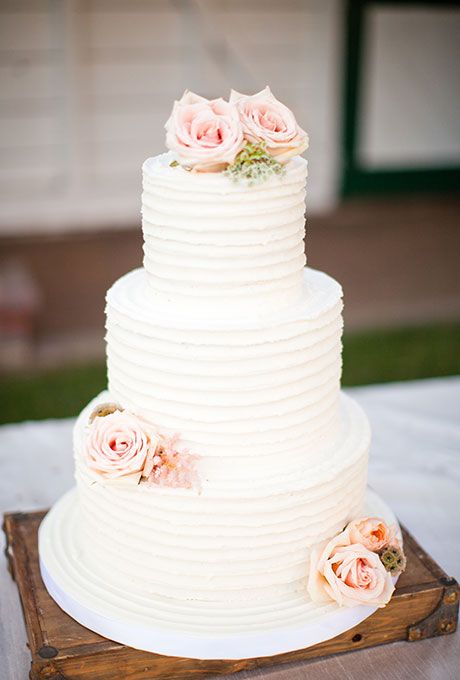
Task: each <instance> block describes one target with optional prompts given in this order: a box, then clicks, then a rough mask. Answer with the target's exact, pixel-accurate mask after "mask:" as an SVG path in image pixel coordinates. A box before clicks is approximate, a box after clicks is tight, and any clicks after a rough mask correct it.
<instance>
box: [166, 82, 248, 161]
mask: <svg viewBox="0 0 460 680" xmlns="http://www.w3.org/2000/svg"><path fill="white" fill-rule="evenodd" d="M165 128H166V146H167V147H168V149H171V151H175V152H176V153H177V157H178V161H179V163H180V164H181V165H183V166H185V167H187V168H192V169H193V170H196V171H202V172H215V171H218V170H223V169H225V167H226V166H227V165H228V164H229V163H233V161H234V160H235V157H236V155H237V154H238V153H239V152H240V151H241V149H242V148H243V146H244V138H243V130H242V127H241V122H240V119H239V115H238V111H237V110H236V107H235V106H234V105H233V104H229V103H228V102H226V101H225V100H224V99H213V100H211V101H210V100H208V99H205V98H204V97H200V96H199V95H196V94H194V93H193V92H189V91H188V90H186V91H185V92H184V94H183V96H182V99H181V100H180V101H176V102H174V107H173V110H172V113H171V116H170V118H169V120H168V121H167V123H166V125H165Z"/></svg>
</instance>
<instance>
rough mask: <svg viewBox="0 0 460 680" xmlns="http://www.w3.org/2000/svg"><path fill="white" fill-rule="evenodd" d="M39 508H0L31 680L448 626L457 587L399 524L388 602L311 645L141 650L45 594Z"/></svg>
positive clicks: (373, 641) (110, 673) (424, 633)
mask: <svg viewBox="0 0 460 680" xmlns="http://www.w3.org/2000/svg"><path fill="white" fill-rule="evenodd" d="M44 514H45V513H44V512H33V513H13V514H7V515H5V521H4V530H5V533H6V537H7V556H8V558H9V565H10V569H11V573H12V576H13V578H14V579H15V581H16V584H17V586H18V589H19V594H20V598H21V603H22V608H23V613H24V619H25V624H26V630H27V635H28V640H29V647H30V652H31V656H32V665H31V673H30V678H31V680H43V679H45V678H46V679H47V680H86V679H88V678H91V680H118V679H120V678H123V679H124V680H125V679H126V680H139V679H141V678H142V679H143V680H145V679H146V678H149V679H151V680H155V679H158V680H159V679H163V680H185V679H187V678H205V677H209V676H216V675H221V674H229V673H236V672H240V671H247V670H253V669H262V668H264V667H271V668H272V667H274V666H275V665H278V664H291V666H292V663H294V662H300V661H305V660H313V659H318V658H319V657H326V656H330V655H334V654H338V653H342V652H349V651H352V650H356V649H364V648H369V647H373V646H376V645H381V644H384V643H388V642H394V641H397V640H408V641H409V642H414V641H417V640H421V639H424V638H427V637H433V636H444V635H447V634H450V633H453V632H454V631H455V630H456V627H457V620H458V600H459V588H458V584H457V583H456V581H455V580H454V579H450V578H449V577H448V576H447V575H446V574H445V573H444V571H443V570H442V569H441V568H440V567H439V566H438V565H437V564H436V563H435V562H434V561H433V560H432V559H431V558H430V556H429V555H427V553H426V552H425V551H424V550H423V549H422V548H421V547H420V546H419V545H418V544H417V542H416V541H415V540H414V539H413V537H412V536H411V535H410V534H409V533H408V532H407V531H404V545H405V551H406V555H407V569H406V572H405V573H404V574H403V575H402V576H401V577H400V579H399V581H398V585H397V589H396V592H395V595H394V596H393V598H392V600H391V602H390V603H389V605H387V606H386V607H385V608H383V609H380V610H378V611H377V612H376V613H375V614H373V615H372V616H371V617H370V618H369V619H367V620H365V621H363V622H362V623H360V624H358V625H357V626H355V627H354V628H353V629H351V630H349V631H347V632H345V633H343V634H341V635H339V636H337V637H335V638H333V639H332V640H327V641H325V642H323V643H321V644H319V645H315V646H314V647H309V648H307V649H302V650H298V651H295V652H289V653H286V654H279V655H277V656H272V657H263V658H255V659H243V660H237V661H235V660H225V659H223V660H216V661H208V660H197V659H188V658H177V657H168V656H162V655H157V654H151V653H149V652H142V651H138V650H135V649H132V648H130V647H126V646H124V645H120V644H118V643H115V642H112V641H110V640H107V639H105V638H103V637H101V636H99V635H97V634H96V633H93V632H92V631H90V630H88V629H87V628H84V627H83V626H81V625H80V624H78V623H77V622H76V621H74V620H73V619H72V618H71V617H70V616H68V615H67V614H65V613H64V612H63V611H62V610H61V609H60V608H59V607H58V605H57V604H56V603H55V602H54V600H52V598H51V597H50V596H49V595H48V593H47V591H46V589H45V587H44V585H43V582H42V580H41V576H40V571H39V566H38V550H37V531H38V527H39V525H40V522H41V520H42V519H43V517H44Z"/></svg>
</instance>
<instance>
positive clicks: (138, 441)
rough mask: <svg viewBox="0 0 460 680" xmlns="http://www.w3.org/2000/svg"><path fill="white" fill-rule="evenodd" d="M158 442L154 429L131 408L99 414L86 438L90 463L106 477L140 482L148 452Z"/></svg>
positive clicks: (93, 468) (91, 466)
mask: <svg viewBox="0 0 460 680" xmlns="http://www.w3.org/2000/svg"><path fill="white" fill-rule="evenodd" d="M157 441H158V438H157V435H156V433H155V432H154V430H153V429H151V428H150V427H148V425H147V424H146V423H144V422H143V421H142V420H141V419H140V418H137V417H136V416H134V415H133V414H131V413H129V412H128V411H114V412H113V413H109V414H108V415H106V416H103V417H96V418H95V419H94V420H93V422H92V423H91V424H90V426H89V429H88V437H87V440H86V456H87V460H88V465H89V467H90V468H91V469H92V470H94V471H95V472H97V473H98V474H100V475H101V476H102V477H105V478H108V479H113V478H119V477H127V476H131V477H132V480H133V481H135V482H136V483H138V482H139V480H140V476H141V473H142V470H143V468H144V464H145V461H146V458H147V455H148V453H149V451H151V450H155V449H156V446H157Z"/></svg>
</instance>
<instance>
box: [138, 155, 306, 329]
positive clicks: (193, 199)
mask: <svg viewBox="0 0 460 680" xmlns="http://www.w3.org/2000/svg"><path fill="white" fill-rule="evenodd" d="M172 158H173V156H172V155H171V154H169V153H168V154H163V155H161V156H156V157H155V158H149V159H148V160H147V161H146V162H145V163H144V165H143V194H142V225H143V232H144V253H145V257H144V267H145V269H146V271H147V273H148V277H149V283H150V285H151V287H152V290H153V291H154V293H155V297H156V303H157V304H160V303H163V304H165V305H168V306H169V305H171V304H173V305H174V307H175V309H176V310H178V309H181V310H182V312H183V313H187V314H189V315H190V316H193V317H194V318H196V317H197V316H207V315H209V314H212V315H213V316H216V315H217V316H224V317H232V316H233V315H235V314H236V315H237V316H238V317H241V316H242V315H243V314H246V315H250V314H252V313H253V312H254V311H255V310H257V311H258V312H260V311H262V310H267V311H273V310H274V309H275V308H278V309H279V308H282V307H285V306H286V305H287V304H289V303H291V302H295V301H297V300H298V298H299V296H300V294H301V288H302V270H303V267H304V265H305V262H306V260H305V255H304V244H303V240H304V236H305V229H304V223H305V219H304V212H305V181H306V176H307V162H306V161H305V160H304V159H303V158H300V157H298V158H296V159H293V160H291V161H290V162H289V163H288V164H287V165H286V169H285V173H284V174H283V176H282V177H274V178H272V179H270V180H269V181H267V182H264V183H263V184H260V185H259V184H258V185H255V186H247V185H245V184H239V183H234V182H232V181H231V180H230V179H229V178H228V177H226V176H225V175H224V174H223V173H192V172H187V171H186V170H184V169H183V168H181V167H170V162H171V160H172Z"/></svg>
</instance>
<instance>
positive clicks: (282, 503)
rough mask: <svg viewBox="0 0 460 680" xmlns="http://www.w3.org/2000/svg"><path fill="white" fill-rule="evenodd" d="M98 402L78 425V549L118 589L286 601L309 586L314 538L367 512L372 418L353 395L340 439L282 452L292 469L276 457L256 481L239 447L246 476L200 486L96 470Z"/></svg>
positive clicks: (345, 405) (345, 406)
mask: <svg viewBox="0 0 460 680" xmlns="http://www.w3.org/2000/svg"><path fill="white" fill-rule="evenodd" d="M110 397H112V395H110ZM107 398H109V395H107V394H102V395H100V397H98V398H97V399H96V400H95V401H96V402H98V401H104V400H105V399H107ZM91 408H92V405H90V406H89V407H88V408H87V409H86V411H84V412H83V414H82V416H81V417H80V420H79V422H78V423H77V426H76V429H75V455H76V477H77V483H78V488H79V497H80V531H81V535H82V541H83V543H82V544H83V545H84V552H83V554H82V556H81V557H82V560H83V562H84V564H85V565H86V567H89V568H94V569H95V571H96V573H100V572H103V573H106V574H110V578H109V581H110V586H111V587H112V588H118V587H120V586H122V585H123V587H124V589H125V593H126V596H128V597H131V596H135V597H138V596H142V597H143V598H144V600H145V601H148V600H149V598H156V597H158V596H164V597H168V598H171V601H173V600H174V599H176V600H177V601H178V602H180V601H184V600H189V599H195V600H202V601H207V602H236V601H240V602H244V601H247V600H252V601H254V600H263V601H267V602H274V601H276V600H278V601H281V600H283V599H284V598H286V597H288V596H289V595H290V594H292V593H296V592H302V591H303V590H304V588H305V581H306V576H307V573H308V556H309V553H310V550H311V548H312V546H314V545H315V544H317V543H318V542H319V541H321V540H323V539H325V538H328V537H329V536H331V535H333V534H334V533H337V532H338V531H340V529H341V528H342V527H343V526H344V524H346V522H347V521H348V520H349V519H350V518H351V517H354V516H356V514H359V512H360V511H361V507H362V501H363V495H364V490H365V486H366V473H367V453H368V448H369V426H368V424H367V421H366V418H365V416H364V414H363V413H362V411H361V409H359V407H358V406H357V405H356V404H354V402H353V401H352V400H351V399H349V398H347V397H343V398H342V400H341V406H340V419H339V420H340V427H339V430H338V432H337V435H336V437H335V438H334V440H333V441H332V442H331V443H330V445H329V446H328V447H327V448H326V449H323V450H322V451H319V450H316V451H312V452H310V455H307V456H305V457H304V459H303V460H302V459H300V458H299V459H295V458H285V459H284V468H285V473H286V474H285V477H283V476H282V475H281V476H280V475H279V474H278V473H279V470H280V465H279V461H278V462H277V461H276V460H275V459H273V460H272V461H271V462H269V461H266V467H267V468H271V469H269V470H267V471H266V474H265V478H264V480H263V484H260V485H259V486H257V484H254V483H251V480H257V478H256V477H255V476H254V475H253V470H252V468H251V465H250V464H249V467H246V465H247V460H246V458H245V456H244V455H242V454H241V452H238V451H237V452H236V455H235V457H234V459H233V461H232V465H233V467H234V468H239V469H240V470H241V473H242V474H240V482H241V483H240V485H239V486H235V485H233V484H232V482H231V480H230V479H228V480H227V481H226V482H225V481H224V480H222V483H221V484H220V485H214V486H213V485H212V484H210V485H208V486H206V488H203V489H202V491H201V493H196V492H193V491H190V490H183V489H169V488H165V487H157V488H155V487H153V488H152V487H148V486H140V487H136V486H134V487H133V486H127V487H126V486H123V485H121V486H120V485H119V484H117V483H116V482H115V483H113V482H112V483H111V482H104V481H103V480H101V479H100V478H98V477H97V476H95V475H94V473H92V472H91V471H90V470H89V469H88V468H87V466H86V465H85V462H84V455H83V447H84V443H83V437H84V428H85V422H86V421H87V418H88V415H89V413H90V410H91ZM271 466H272V467H271ZM244 473H245V474H246V478H245V475H244ZM244 480H245V481H244Z"/></svg>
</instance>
